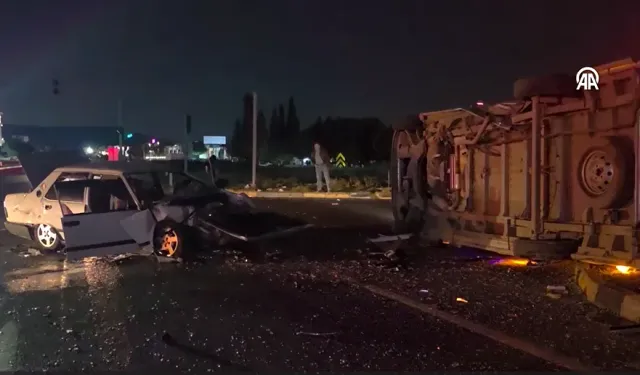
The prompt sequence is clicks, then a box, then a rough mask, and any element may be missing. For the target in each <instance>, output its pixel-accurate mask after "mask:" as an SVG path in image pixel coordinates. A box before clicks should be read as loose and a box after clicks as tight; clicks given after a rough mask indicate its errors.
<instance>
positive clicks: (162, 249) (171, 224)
mask: <svg viewBox="0 0 640 375" xmlns="http://www.w3.org/2000/svg"><path fill="white" fill-rule="evenodd" d="M184 234H185V228H184V226H183V225H181V224H179V223H176V222H175V221H173V220H163V221H160V222H159V223H158V224H157V225H156V227H155V229H154V231H153V252H154V254H156V255H157V256H161V257H167V258H182V257H183V256H184V252H183V249H184V245H185V243H184V242H185V239H186V236H185V235H184Z"/></svg>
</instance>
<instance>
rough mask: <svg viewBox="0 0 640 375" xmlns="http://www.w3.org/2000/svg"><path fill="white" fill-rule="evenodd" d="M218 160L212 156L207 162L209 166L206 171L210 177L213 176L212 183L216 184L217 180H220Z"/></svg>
mask: <svg viewBox="0 0 640 375" xmlns="http://www.w3.org/2000/svg"><path fill="white" fill-rule="evenodd" d="M217 161H218V158H217V157H216V156H215V155H214V154H211V156H209V159H208V160H207V165H206V170H207V172H209V175H210V176H211V181H212V182H213V183H214V184H215V183H216V180H217V179H218V175H219V173H218V168H216V164H217Z"/></svg>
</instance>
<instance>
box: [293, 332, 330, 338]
mask: <svg viewBox="0 0 640 375" xmlns="http://www.w3.org/2000/svg"><path fill="white" fill-rule="evenodd" d="M338 334H339V332H296V336H313V337H333V336H337V335H338Z"/></svg>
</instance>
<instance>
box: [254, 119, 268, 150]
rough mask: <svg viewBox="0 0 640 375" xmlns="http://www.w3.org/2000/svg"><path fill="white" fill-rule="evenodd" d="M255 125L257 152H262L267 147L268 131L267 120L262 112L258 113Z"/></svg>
mask: <svg viewBox="0 0 640 375" xmlns="http://www.w3.org/2000/svg"><path fill="white" fill-rule="evenodd" d="M256 125H257V128H258V129H257V130H258V150H262V149H264V148H265V147H266V146H267V141H268V140H269V129H268V128H267V118H266V117H265V115H264V112H262V111H259V112H258V118H257V124H256Z"/></svg>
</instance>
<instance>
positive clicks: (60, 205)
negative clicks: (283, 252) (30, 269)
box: [4, 154, 309, 259]
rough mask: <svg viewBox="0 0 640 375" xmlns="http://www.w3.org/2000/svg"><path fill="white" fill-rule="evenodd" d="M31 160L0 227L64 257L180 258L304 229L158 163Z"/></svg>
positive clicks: (8, 200) (242, 197)
mask: <svg viewBox="0 0 640 375" xmlns="http://www.w3.org/2000/svg"><path fill="white" fill-rule="evenodd" d="M36 158H38V156H37V154H34V155H30V156H29V157H23V160H21V161H22V165H23V168H24V170H25V174H26V175H27V177H28V178H29V180H30V181H31V182H32V186H33V188H32V189H31V191H30V192H28V193H19V194H8V195H7V196H6V197H5V200H4V209H5V217H6V222H5V228H6V229H7V230H8V231H9V232H10V233H12V234H14V235H17V236H20V237H23V238H26V239H29V240H34V241H36V242H37V243H38V244H39V245H40V246H41V247H42V248H44V249H47V250H55V249H59V248H62V247H63V246H64V247H65V250H66V254H67V258H69V259H80V258H84V257H93V256H107V255H118V254H127V253H137V252H140V251H141V250H142V249H150V250H152V251H153V252H154V253H155V254H157V255H161V256H168V257H182V256H183V255H184V253H185V252H186V251H191V250H196V249H199V248H203V247H204V248H206V247H208V246H215V245H217V244H220V243H221V242H224V241H227V242H229V241H233V240H239V241H245V242H247V241H260V240H267V239H272V238H275V237H280V236H285V235H288V234H291V233H293V232H297V231H300V230H302V229H305V228H307V227H309V225H307V224H306V223H304V222H300V221H298V220H294V219H290V218H288V217H284V216H281V215H277V214H273V213H267V212H258V211H256V210H255V208H254V206H253V203H252V202H251V200H250V199H249V198H248V197H247V196H246V195H243V194H234V193H231V192H228V191H225V190H223V186H215V185H214V184H213V183H207V182H205V181H201V180H199V179H197V178H196V177H194V176H191V175H189V174H187V173H183V172H180V171H172V170H169V169H168V168H167V167H164V166H162V165H158V164H153V163H148V162H96V163H84V164H78V165H71V166H64V167H57V168H52V165H51V164H52V163H51V162H48V163H42V162H41V161H42V159H40V161H38V160H34V159H36ZM56 158H58V159H59V155H58V157H56ZM27 159H30V160H27ZM47 164H50V165H47ZM169 175H171V180H172V184H169V177H168V176H169ZM34 181H38V182H39V184H37V185H33V182H34ZM222 182H223V181H219V183H222ZM218 185H219V184H218Z"/></svg>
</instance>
